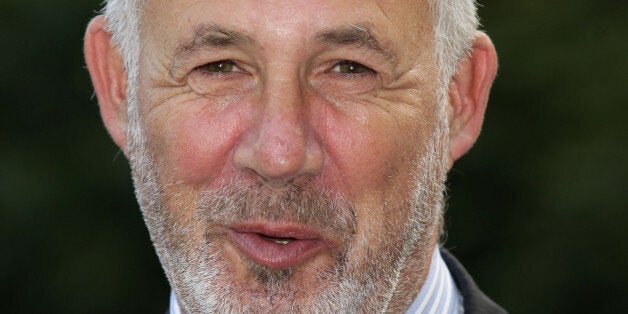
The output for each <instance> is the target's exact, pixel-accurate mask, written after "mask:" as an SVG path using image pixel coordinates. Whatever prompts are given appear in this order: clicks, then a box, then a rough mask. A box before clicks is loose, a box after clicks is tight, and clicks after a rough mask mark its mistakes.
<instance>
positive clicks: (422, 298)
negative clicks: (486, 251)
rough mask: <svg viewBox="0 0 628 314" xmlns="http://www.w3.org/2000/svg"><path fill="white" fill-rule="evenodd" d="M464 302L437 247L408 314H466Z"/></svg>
mask: <svg viewBox="0 0 628 314" xmlns="http://www.w3.org/2000/svg"><path fill="white" fill-rule="evenodd" d="M462 301H463V300H462V295H461V294H460V292H459V291H458V288H457V287H456V283H455V282H454V279H453V278H452V277H451V274H450V273H449V269H447V265H445V261H443V258H442V257H441V256H440V250H439V249H438V247H436V249H434V254H433V255H432V262H431V263H430V271H429V273H428V274H427V278H426V279H425V283H424V284H423V287H422V288H421V291H419V295H418V296H417V297H416V299H415V300H414V302H412V305H410V308H409V309H408V311H406V314H423V313H427V314H433V313H439V314H441V313H447V314H458V313H464V308H463V305H462V304H463V303H462ZM169 313H170V314H181V308H179V303H178V302H177V298H176V296H175V294H174V291H171V292H170V309H169Z"/></svg>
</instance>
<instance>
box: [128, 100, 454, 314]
mask: <svg viewBox="0 0 628 314" xmlns="http://www.w3.org/2000/svg"><path fill="white" fill-rule="evenodd" d="M133 99H135V97H130V98H129V100H130V101H131V100H133ZM133 107H135V108H137V106H133ZM133 111H135V112H133ZM137 111H138V110H130V114H129V122H130V129H129V136H128V138H129V146H128V148H129V152H130V156H131V158H130V163H131V167H132V170H133V180H134V183H135V189H136V196H137V198H138V202H139V204H140V208H141V210H142V214H143V216H144V220H145V221H146V224H147V226H148V229H149V232H150V235H151V239H152V241H153V244H154V246H155V249H156V251H157V254H158V256H159V259H160V261H161V263H162V266H163V268H164V271H165V273H166V276H167V277H168V280H169V282H170V285H171V287H172V288H173V289H174V291H175V293H176V295H177V298H178V300H179V303H180V305H181V307H182V309H183V310H184V311H187V312H189V313H225V312H229V313H232V312H235V313H239V312H304V311H306V312H357V311H365V312H382V311H385V310H386V309H387V307H388V305H389V302H390V300H391V299H392V297H393V293H394V292H395V290H396V288H397V285H398V284H399V281H400V273H401V271H402V269H403V268H404V266H405V265H406V260H407V258H408V257H409V256H410V254H412V253H413V252H416V251H417V250H418V251H420V252H421V254H420V259H421V261H422V262H421V263H420V264H421V265H423V267H428V266H429V259H428V256H429V255H430V254H431V251H432V250H433V247H431V245H430V244H431V243H432V239H433V238H434V234H433V233H434V229H435V226H436V225H437V224H438V223H440V218H441V215H442V207H443V195H442V194H443V191H444V182H445V174H446V170H445V158H444V156H445V152H446V147H447V146H446V138H447V127H446V121H445V120H444V119H445V118H444V113H440V114H439V116H440V117H441V119H439V121H438V122H437V124H438V125H437V126H436V127H435V132H434V134H433V136H432V137H431V138H429V139H427V140H426V142H425V144H424V146H425V147H424V149H423V150H422V151H424V152H426V154H425V155H423V156H420V157H418V158H417V159H418V161H417V162H416V167H415V173H414V177H415V179H416V180H415V182H416V185H415V186H414V187H413V190H414V197H413V199H411V200H408V201H407V202H402V204H403V206H404V207H403V208H385V209H382V208H378V209H369V210H371V211H373V210H380V211H381V210H386V211H403V210H405V211H409V212H410V214H409V217H408V218H407V222H406V223H405V224H404V225H402V226H388V228H391V230H399V229H400V228H401V230H402V231H401V232H400V233H399V234H400V235H401V237H399V238H394V239H392V238H391V239H385V240H384V241H385V244H386V245H380V246H379V247H375V248H372V247H369V245H368V241H367V238H366V237H365V236H364V235H362V236H356V235H355V229H356V225H355V223H356V217H355V212H360V211H356V208H354V205H352V204H346V203H345V202H344V201H343V200H342V199H339V198H333V197H330V196H329V193H327V192H326V191H312V190H311V189H307V184H305V185H304V187H305V188H300V189H295V190H299V191H300V192H294V195H291V197H285V198H282V196H281V195H279V196H277V195H272V194H271V193H270V192H268V191H267V190H264V188H263V187H262V186H260V185H258V184H256V183H251V182H247V183H246V184H244V186H243V185H241V184H239V183H238V182H225V183H224V184H223V187H222V188H221V189H217V190H214V191H209V190H208V191H202V192H201V195H198V198H199V199H200V201H199V202H198V203H199V204H191V203H189V202H186V201H185V200H184V199H183V197H182V196H180V195H177V194H176V193H175V194H172V195H165V193H163V192H162V191H164V188H165V187H164V186H160V184H159V182H158V178H159V173H158V171H159V167H158V166H157V163H156V162H155V158H154V157H153V156H151V154H150V152H149V150H148V149H147V147H146V140H145V137H144V131H143V128H142V124H141V119H140V117H139V113H138V112H137ZM303 190H305V191H303ZM235 191H243V192H235ZM287 193H288V192H287ZM243 204H246V205H243ZM260 204H266V206H268V205H271V206H273V208H274V209H275V208H282V210H279V211H278V212H279V213H280V214H279V215H283V216H282V217H284V218H285V216H288V217H289V218H290V219H293V220H297V221H302V222H305V223H313V224H315V225H317V226H332V227H331V228H332V229H337V230H336V231H337V232H343V233H346V234H347V237H350V239H351V241H349V240H346V241H345V242H347V243H353V245H351V246H349V247H346V248H345V249H344V251H343V252H342V254H339V255H338V256H335V257H334V258H335V261H336V264H335V266H334V267H330V268H329V269H321V270H320V274H319V277H318V278H315V279H314V282H308V283H302V284H299V283H295V282H292V281H291V280H290V279H291V278H292V273H291V270H290V269H288V270H281V271H276V270H270V269H268V268H265V267H264V266H261V265H257V264H255V263H252V262H251V263H250V265H249V266H250V267H249V273H250V278H251V282H249V283H247V285H245V286H243V285H238V284H236V283H234V282H233V280H232V279H233V278H232V277H233V276H232V275H231V272H230V269H231V268H230V267H231V266H230V265H229V263H228V261H227V260H226V259H225V257H224V255H223V254H221V249H220V247H219V246H218V245H217V244H216V242H215V241H213V240H216V239H215V238H213V237H212V230H211V222H220V223H223V222H225V221H229V219H237V218H238V215H239V216H246V215H249V216H261V217H264V218H270V219H272V218H273V217H269V216H267V215H268V214H267V213H264V212H263V209H261V208H263V207H264V206H262V205H260ZM308 204H310V205H308ZM312 204H318V205H312ZM304 206H308V207H307V208H306V209H308V210H309V209H311V208H317V209H318V210H316V211H315V213H316V215H311V216H308V215H305V216H307V217H304V215H303V212H300V211H299V208H303V207H304ZM410 209H411V210H410ZM173 211H179V212H180V211H189V212H190V213H193V214H192V215H191V217H192V218H191V219H187V220H185V221H181V219H179V218H178V217H176V216H175V215H174V214H173ZM304 212H308V211H307V210H306V211H304ZM362 212H367V211H364V210H363V211H362ZM332 213H333V214H334V215H332ZM338 213H340V215H338ZM316 217H318V218H316ZM365 251H366V252H368V253H366V256H368V258H361V259H359V258H355V256H357V255H359V254H361V255H365V254H364V252H365ZM416 273H417V274H419V273H421V270H420V269H418V270H416ZM303 287H307V288H309V289H312V288H313V287H316V288H314V289H313V291H308V292H307V293H303V292H302V288H303Z"/></svg>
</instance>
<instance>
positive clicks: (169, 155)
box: [151, 99, 242, 185]
mask: <svg viewBox="0 0 628 314" xmlns="http://www.w3.org/2000/svg"><path fill="white" fill-rule="evenodd" d="M196 102H198V103H200V104H182V105H181V106H182V107H183V108H188V109H182V110H177V111H175V112H168V113H165V114H164V115H162V116H161V117H159V118H158V119H156V120H155V121H154V122H153V123H152V124H153V125H155V126H157V130H158V131H157V132H155V136H153V138H152V140H151V142H152V143H153V145H154V147H156V148H157V151H158V152H159V153H158V154H157V156H158V157H157V158H158V159H159V164H160V166H161V167H162V170H165V171H166V172H167V175H166V177H168V178H169V180H173V182H177V183H186V184H191V185H200V184H203V185H205V184H208V183H210V182H211V181H212V180H213V179H215V178H216V177H218V176H220V175H221V173H222V172H224V171H231V169H230V168H229V165H230V164H231V163H229V162H228V160H229V158H230V154H231V151H232V148H233V146H234V145H235V144H236V142H237V141H238V139H239V134H240V129H241V121H242V111H241V106H240V104H239V103H235V104H229V105H228V106H224V107H223V108H221V109H220V110H216V108H214V107H212V106H211V105H206V104H205V103H207V101H206V100H205V99H199V100H196ZM189 108H195V109H194V110H192V109H189ZM162 173H163V172H162Z"/></svg>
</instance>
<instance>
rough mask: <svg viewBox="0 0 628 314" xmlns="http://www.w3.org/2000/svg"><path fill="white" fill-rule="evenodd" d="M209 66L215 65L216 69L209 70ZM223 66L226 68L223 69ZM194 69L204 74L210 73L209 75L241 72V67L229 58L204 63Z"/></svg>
mask: <svg viewBox="0 0 628 314" xmlns="http://www.w3.org/2000/svg"><path fill="white" fill-rule="evenodd" d="M210 67H217V69H215V70H210V69H209V68H210ZM225 67H226V70H225ZM195 70H197V71H200V72H201V73H203V74H205V75H210V76H223V75H227V74H229V73H234V72H242V69H240V68H239V67H238V65H237V64H236V63H235V62H234V61H233V60H229V59H225V60H218V61H214V62H210V63H206V64H203V65H201V66H199V67H197V68H196V69H195Z"/></svg>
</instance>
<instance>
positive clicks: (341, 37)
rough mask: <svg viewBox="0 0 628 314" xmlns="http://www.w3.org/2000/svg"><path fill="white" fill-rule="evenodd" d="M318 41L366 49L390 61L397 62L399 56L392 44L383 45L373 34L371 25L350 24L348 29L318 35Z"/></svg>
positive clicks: (336, 29)
mask: <svg viewBox="0 0 628 314" xmlns="http://www.w3.org/2000/svg"><path fill="white" fill-rule="evenodd" d="M315 39H316V41H318V42H320V43H322V44H325V45H331V46H354V47H365V48H367V49H368V50H371V51H373V52H375V53H377V54H379V55H380V56H382V57H384V58H385V59H387V60H388V61H392V62H394V61H395V60H397V54H396V53H395V52H394V50H393V49H391V48H392V47H391V46H392V44H391V42H388V43H382V42H381V41H380V40H378V39H377V37H376V36H375V35H374V34H373V25H372V24H371V23H358V24H356V23H350V24H349V25H348V26H346V27H341V28H333V29H329V30H325V31H323V32H320V33H318V35H316V37H315Z"/></svg>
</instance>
